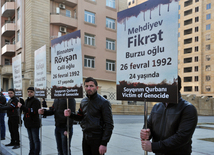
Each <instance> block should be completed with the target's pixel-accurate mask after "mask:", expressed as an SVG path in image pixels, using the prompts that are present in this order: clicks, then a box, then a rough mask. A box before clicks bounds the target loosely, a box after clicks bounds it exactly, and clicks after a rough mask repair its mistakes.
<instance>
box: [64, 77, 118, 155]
mask: <svg viewBox="0 0 214 155" xmlns="http://www.w3.org/2000/svg"><path fill="white" fill-rule="evenodd" d="M84 86H85V91H86V95H87V97H85V98H84V99H82V101H81V104H80V109H79V111H78V113H77V115H76V114H74V113H71V111H70V110H69V109H68V110H65V112H64V114H65V116H70V117H71V118H73V119H75V120H80V121H81V124H80V125H81V127H82V131H83V141H82V149H83V155H100V154H101V155H103V154H104V153H106V151H107V143H108V142H109V140H110V138H111V135H112V130H113V128H114V125H113V119H112V111H111V104H110V103H109V101H108V100H106V99H104V98H103V97H102V96H101V95H99V94H98V93H97V90H98V84H97V81H96V80H95V79H93V78H92V77H88V78H86V79H85V82H84Z"/></svg>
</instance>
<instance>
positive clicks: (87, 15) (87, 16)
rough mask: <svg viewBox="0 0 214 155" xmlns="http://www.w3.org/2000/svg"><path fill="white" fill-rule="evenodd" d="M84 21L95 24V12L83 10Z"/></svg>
mask: <svg viewBox="0 0 214 155" xmlns="http://www.w3.org/2000/svg"><path fill="white" fill-rule="evenodd" d="M85 21H86V22H89V23H93V24H95V13H92V12H89V11H85Z"/></svg>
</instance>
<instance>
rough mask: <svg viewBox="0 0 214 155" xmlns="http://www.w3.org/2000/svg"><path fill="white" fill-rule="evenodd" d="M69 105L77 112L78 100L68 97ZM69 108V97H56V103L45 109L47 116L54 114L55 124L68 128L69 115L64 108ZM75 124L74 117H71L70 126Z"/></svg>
mask: <svg viewBox="0 0 214 155" xmlns="http://www.w3.org/2000/svg"><path fill="white" fill-rule="evenodd" d="M68 103H69V105H68V107H69V109H71V111H72V112H75V109H76V101H75V99H74V98H71V99H68ZM65 109H67V99H54V103H53V105H52V107H50V109H49V110H45V111H44V115H45V116H50V115H54V118H55V126H57V127H61V128H65V130H67V117H65V116H64V110H65ZM72 126H73V119H71V118H70V119H69V127H72Z"/></svg>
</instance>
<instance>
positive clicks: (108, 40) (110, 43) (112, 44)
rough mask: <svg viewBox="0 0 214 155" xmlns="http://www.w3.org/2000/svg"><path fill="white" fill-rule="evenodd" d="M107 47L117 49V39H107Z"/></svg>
mask: <svg viewBox="0 0 214 155" xmlns="http://www.w3.org/2000/svg"><path fill="white" fill-rule="evenodd" d="M106 49H109V50H115V41H114V40H111V39H106Z"/></svg>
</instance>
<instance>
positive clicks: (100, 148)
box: [99, 145, 107, 155]
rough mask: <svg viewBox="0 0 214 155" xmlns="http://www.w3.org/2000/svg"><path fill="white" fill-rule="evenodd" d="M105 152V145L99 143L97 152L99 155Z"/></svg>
mask: <svg viewBox="0 0 214 155" xmlns="http://www.w3.org/2000/svg"><path fill="white" fill-rule="evenodd" d="M106 152H107V147H106V146H104V145H100V147H99V153H100V154H101V155H103V154H105V153H106Z"/></svg>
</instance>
